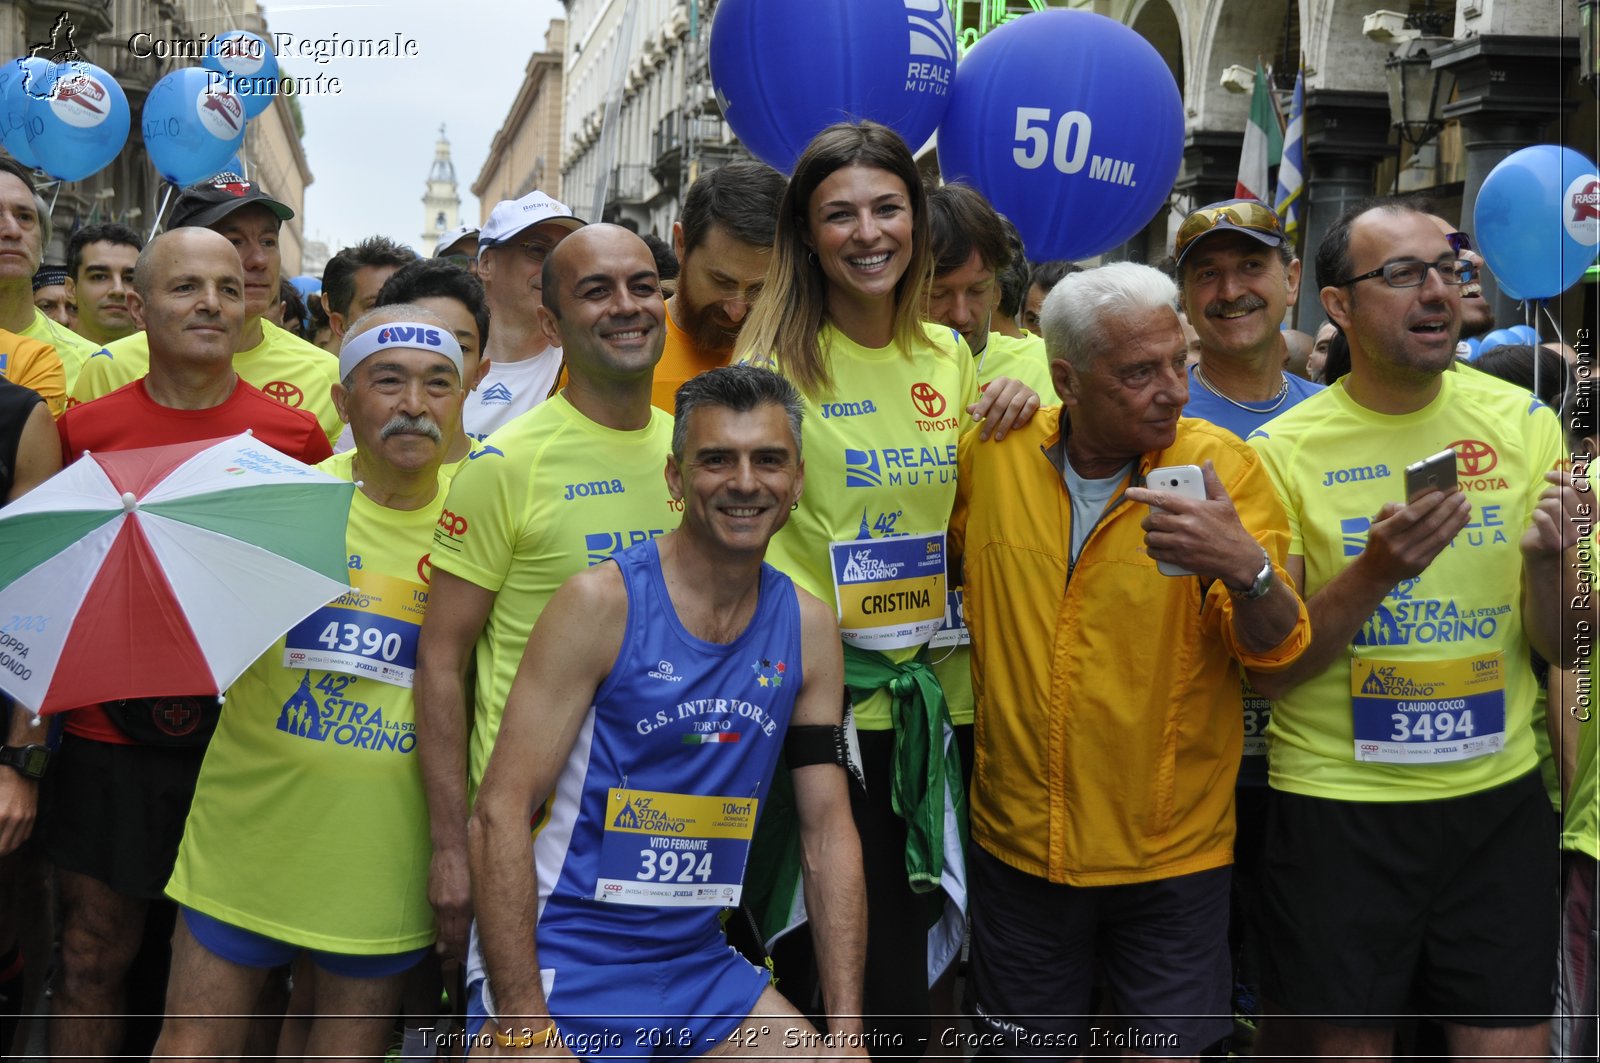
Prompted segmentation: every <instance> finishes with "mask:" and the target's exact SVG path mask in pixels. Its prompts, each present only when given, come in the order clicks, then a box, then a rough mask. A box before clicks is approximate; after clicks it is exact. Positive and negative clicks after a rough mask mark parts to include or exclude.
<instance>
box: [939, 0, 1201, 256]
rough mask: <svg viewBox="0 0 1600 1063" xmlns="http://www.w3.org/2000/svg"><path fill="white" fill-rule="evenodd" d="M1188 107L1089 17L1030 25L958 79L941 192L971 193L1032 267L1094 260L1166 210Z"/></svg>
mask: <svg viewBox="0 0 1600 1063" xmlns="http://www.w3.org/2000/svg"><path fill="white" fill-rule="evenodd" d="M1182 158H1183V101H1182V98H1181V97H1180V96H1179V93H1178V86H1177V83H1176V82H1174V81H1173V79H1172V72H1171V71H1170V70H1169V69H1168V67H1167V64H1166V62H1165V61H1164V60H1163V59H1162V58H1161V56H1160V54H1159V53H1157V51H1156V50H1155V48H1153V47H1152V46H1151V45H1150V44H1149V42H1147V41H1146V40H1145V39H1144V38H1143V37H1140V36H1139V35H1138V34H1137V33H1135V32H1134V31H1133V30H1131V29H1129V28H1128V27H1127V26H1124V25H1123V24H1122V23H1120V22H1117V21H1116V20H1114V19H1109V18H1106V17H1105V16H1103V15H1095V14H1091V13H1090V12H1087V11H1060V10H1049V11H1038V12H1034V13H1032V14H1027V15H1023V16H1022V17H1021V18H1018V19H1016V20H1014V21H1012V22H1008V23H1006V24H1005V25H1004V26H1001V27H1000V28H999V29H997V30H995V31H994V32H992V33H990V34H988V35H987V36H985V37H984V38H983V39H982V40H980V41H979V42H978V43H977V44H976V45H975V46H974V47H973V48H972V49H971V50H970V51H969V52H968V53H967V55H966V57H965V58H964V59H963V60H962V61H961V66H960V67H959V68H958V69H957V70H956V81H955V87H954V89H952V91H951V94H950V108H949V110H947V111H946V112H945V116H944V122H943V123H942V124H941V125H940V126H939V169H940V172H941V173H942V174H943V176H944V178H945V180H947V181H954V180H958V179H962V180H966V181H969V182H971V183H972V184H973V185H974V186H976V187H977V189H978V190H979V191H980V192H982V193H983V194H984V195H985V196H987V197H988V198H989V201H990V202H991V203H993V204H994V206H995V209H996V210H998V211H1000V213H1002V214H1004V215H1006V217H1008V218H1010V219H1011V221H1012V222H1014V223H1015V224H1016V226H1017V228H1018V230H1020V231H1021V233H1022V239H1023V242H1024V243H1025V244H1026V245H1027V250H1028V257H1029V258H1030V259H1033V260H1034V261H1042V260H1045V259H1058V258H1061V259H1076V258H1087V257H1089V256H1091V255H1097V254H1100V253H1101V252H1102V251H1106V250H1109V249H1110V248H1113V247H1115V246H1116V245H1118V244H1120V243H1122V242H1123V241H1124V240H1127V239H1128V238H1129V237H1131V236H1133V235H1134V234H1135V233H1137V232H1138V231H1139V230H1140V229H1142V228H1144V227H1145V226H1146V225H1148V224H1149V223H1150V219H1151V218H1153V217H1154V216H1155V214H1156V212H1157V211H1158V210H1160V209H1161V208H1162V206H1163V205H1164V204H1165V203H1166V201H1167V194H1168V193H1169V192H1170V191H1171V190H1172V182H1173V179H1174V178H1176V177H1177V176H1178V165H1179V163H1180V162H1181V161H1182Z"/></svg>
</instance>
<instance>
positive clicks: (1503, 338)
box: [1478, 328, 1523, 354]
mask: <svg viewBox="0 0 1600 1063" xmlns="http://www.w3.org/2000/svg"><path fill="white" fill-rule="evenodd" d="M1522 342H1523V339H1522V337H1521V336H1518V335H1517V334H1516V333H1515V332H1512V331H1511V330H1510V329H1508V328H1497V329H1495V330H1494V331H1493V332H1491V333H1489V334H1488V335H1486V336H1484V337H1483V338H1482V339H1481V340H1479V341H1478V353H1479V354H1488V353H1489V352H1490V351H1492V350H1494V349H1495V348H1496V347H1509V346H1514V345H1516V344H1520V343H1522Z"/></svg>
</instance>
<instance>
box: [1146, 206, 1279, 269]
mask: <svg viewBox="0 0 1600 1063" xmlns="http://www.w3.org/2000/svg"><path fill="white" fill-rule="evenodd" d="M1223 221H1226V222H1228V224H1229V225H1230V226H1232V227H1233V228H1236V229H1251V230H1254V231H1255V232H1262V233H1271V234H1272V235H1273V236H1282V235H1283V223H1282V222H1281V221H1279V220H1278V216H1277V215H1276V214H1274V213H1273V212H1272V208H1271V207H1269V206H1267V205H1266V204H1265V203H1257V202H1254V201H1249V202H1245V203H1228V204H1225V205H1223V206H1220V207H1202V208H1201V209H1200V210H1197V211H1195V212H1194V213H1193V214H1190V215H1189V216H1188V217H1187V218H1185V219H1183V224H1182V225H1180V226H1179V227H1178V238H1177V240H1176V241H1175V243H1174V244H1173V254H1175V255H1178V256H1180V257H1181V256H1182V255H1183V253H1184V251H1185V250H1187V249H1188V247H1189V245H1190V244H1192V243H1194V242H1195V241H1196V240H1198V239H1199V238H1200V237H1202V236H1204V235H1205V234H1206V233H1208V232H1210V231H1211V230H1212V229H1215V228H1216V227H1217V225H1218V224H1220V223H1221V222H1223Z"/></svg>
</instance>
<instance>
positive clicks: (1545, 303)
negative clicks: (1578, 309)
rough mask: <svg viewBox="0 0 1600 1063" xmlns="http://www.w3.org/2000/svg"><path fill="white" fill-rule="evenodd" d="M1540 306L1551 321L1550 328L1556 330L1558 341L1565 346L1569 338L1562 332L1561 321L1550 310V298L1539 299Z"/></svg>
mask: <svg viewBox="0 0 1600 1063" xmlns="http://www.w3.org/2000/svg"><path fill="white" fill-rule="evenodd" d="M1539 307H1540V309H1542V310H1543V311H1544V316H1545V318H1546V319H1547V320H1548V321H1549V322H1550V328H1551V329H1552V330H1554V331H1555V334H1556V342H1557V343H1559V344H1561V346H1563V347H1565V346H1566V345H1567V338H1566V337H1565V336H1563V335H1562V334H1561V322H1559V321H1557V320H1556V316H1555V315H1554V314H1552V313H1551V312H1550V300H1548V299H1541V300H1539Z"/></svg>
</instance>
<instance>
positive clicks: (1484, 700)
mask: <svg viewBox="0 0 1600 1063" xmlns="http://www.w3.org/2000/svg"><path fill="white" fill-rule="evenodd" d="M1350 709H1351V714H1352V723H1353V724H1354V733H1355V757H1356V759H1357V760H1362V761H1372V762H1377V763H1388V764H1442V763H1448V762H1450V761H1457V760H1470V759H1472V758H1474V757H1482V756H1487V755H1488V754H1491V753H1498V752H1499V751H1500V750H1502V749H1504V748H1505V742H1506V688H1505V661H1504V658H1503V656H1502V655H1501V654H1499V653H1485V654H1480V655H1479V656H1476V657H1464V658H1459V659H1456V660H1448V661H1383V660H1374V659H1372V658H1365V657H1355V658H1352V659H1351V661H1350Z"/></svg>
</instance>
